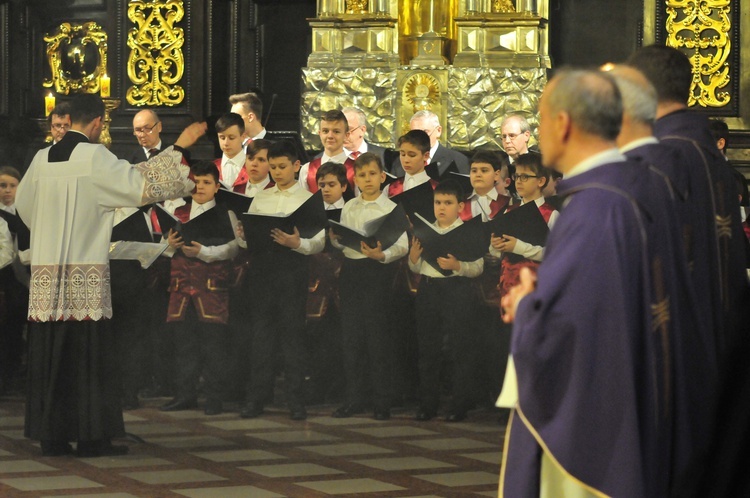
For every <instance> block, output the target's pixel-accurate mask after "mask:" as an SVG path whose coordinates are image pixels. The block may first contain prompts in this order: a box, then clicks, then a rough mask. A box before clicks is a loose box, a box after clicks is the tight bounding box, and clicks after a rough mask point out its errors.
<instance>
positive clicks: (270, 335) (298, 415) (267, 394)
mask: <svg viewBox="0 0 750 498" xmlns="http://www.w3.org/2000/svg"><path fill="white" fill-rule="evenodd" d="M268 164H269V168H270V171H271V177H272V178H273V180H274V182H276V185H274V187H272V188H270V189H267V190H262V191H260V192H258V194H257V195H256V196H255V200H254V201H253V203H252V204H251V205H250V210H249V211H248V212H250V213H259V214H276V213H283V214H291V213H293V212H294V211H296V210H297V208H299V207H300V206H301V205H302V204H303V203H304V202H305V201H306V200H307V199H309V198H310V196H311V195H312V194H311V193H310V192H308V191H307V190H305V189H303V188H302V186H301V185H300V184H299V183H298V182H297V180H296V179H295V174H296V173H297V172H298V171H299V169H300V161H299V156H298V155H297V150H296V148H295V147H294V144H292V143H291V142H289V141H287V140H282V141H279V142H275V143H274V144H272V145H271V147H270V148H269V149H268ZM270 235H271V237H272V239H273V240H274V242H276V243H277V244H279V245H280V246H284V247H287V248H289V249H290V250H284V251H279V250H270V251H264V252H259V253H256V254H254V255H253V264H252V265H251V266H250V269H249V275H248V282H249V285H248V287H249V294H250V298H251V299H252V307H251V308H252V309H251V315H252V323H253V340H252V353H251V368H252V372H251V376H250V382H249V385H248V390H247V395H246V398H245V405H244V407H243V408H242V411H241V412H240V415H241V416H242V417H243V418H254V417H257V416H259V415H260V414H261V413H263V408H264V404H265V403H266V402H267V401H268V400H269V399H272V398H273V389H274V380H275V371H274V362H273V358H274V354H273V353H274V343H275V341H276V338H278V339H279V342H280V343H281V347H282V349H283V353H284V371H285V373H284V381H285V384H286V397H287V400H288V405H289V411H290V418H291V419H292V420H304V419H306V418H307V411H306V410H305V397H304V392H303V380H304V372H305V367H306V358H307V355H306V352H305V314H306V305H307V289H308V279H309V269H308V265H309V263H308V258H307V257H306V256H308V255H310V254H315V253H318V252H320V251H322V250H323V247H324V246H325V230H323V229H322V230H320V232H318V233H317V234H316V235H315V236H313V237H312V238H309V239H308V238H302V237H300V233H299V230H298V228H297V227H295V228H294V231H293V233H291V234H289V233H286V232H284V231H282V230H279V229H274V230H272V231H271V234H270Z"/></svg>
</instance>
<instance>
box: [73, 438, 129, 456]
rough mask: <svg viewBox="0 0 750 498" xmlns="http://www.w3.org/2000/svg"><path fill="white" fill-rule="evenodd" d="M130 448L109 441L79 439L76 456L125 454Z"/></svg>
mask: <svg viewBox="0 0 750 498" xmlns="http://www.w3.org/2000/svg"><path fill="white" fill-rule="evenodd" d="M128 451H130V448H128V447H127V446H125V445H114V444H112V443H111V442H110V441H79V442H78V446H77V447H76V456H77V457H79V458H95V457H102V456H119V455H127V454H128Z"/></svg>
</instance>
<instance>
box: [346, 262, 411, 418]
mask: <svg viewBox="0 0 750 498" xmlns="http://www.w3.org/2000/svg"><path fill="white" fill-rule="evenodd" d="M396 267H397V264H395V263H391V264H387V265H384V264H382V263H379V262H377V261H375V260H372V259H369V258H368V259H346V260H344V263H343V266H342V268H341V276H340V278H339V293H340V296H341V297H340V300H341V330H342V348H343V353H344V372H345V373H346V398H347V402H348V403H355V404H364V403H365V402H366V400H365V399H364V398H365V396H366V394H365V393H366V392H367V386H366V378H367V372H366V371H365V368H369V377H370V380H371V382H372V393H373V400H372V401H373V404H374V405H375V408H376V409H387V408H390V404H391V399H392V393H391V391H392V382H391V353H392V349H391V341H390V332H389V329H388V309H387V308H388V306H387V303H388V296H389V294H390V292H391V289H392V287H393V279H394V276H395V271H396Z"/></svg>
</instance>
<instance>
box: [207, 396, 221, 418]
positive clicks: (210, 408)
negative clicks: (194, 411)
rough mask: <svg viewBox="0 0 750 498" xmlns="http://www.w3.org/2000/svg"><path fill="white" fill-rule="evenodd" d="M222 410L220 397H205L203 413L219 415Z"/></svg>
mask: <svg viewBox="0 0 750 498" xmlns="http://www.w3.org/2000/svg"><path fill="white" fill-rule="evenodd" d="M223 411H224V407H223V403H222V402H221V400H220V399H207V400H206V406H204V407H203V413H205V414H206V415H219V414H220V413H221V412H223Z"/></svg>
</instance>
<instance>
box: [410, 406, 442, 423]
mask: <svg viewBox="0 0 750 498" xmlns="http://www.w3.org/2000/svg"><path fill="white" fill-rule="evenodd" d="M436 415H437V412H435V410H424V409H422V408H420V409H419V410H418V411H417V414H416V415H415V416H414V420H418V421H420V422H427V421H428V420H432V419H433V418H435V416H436Z"/></svg>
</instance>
